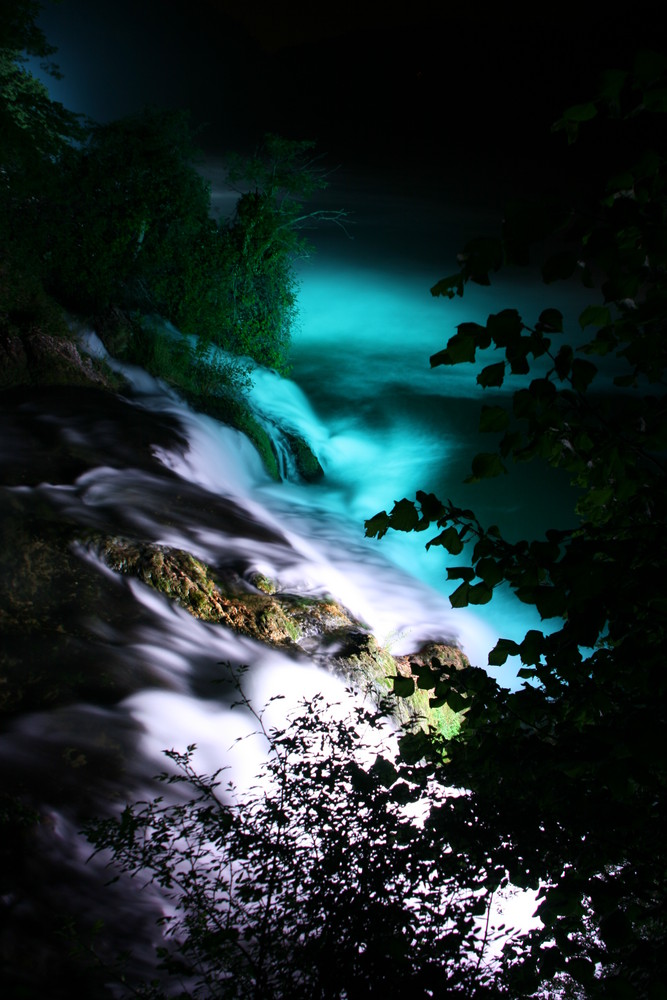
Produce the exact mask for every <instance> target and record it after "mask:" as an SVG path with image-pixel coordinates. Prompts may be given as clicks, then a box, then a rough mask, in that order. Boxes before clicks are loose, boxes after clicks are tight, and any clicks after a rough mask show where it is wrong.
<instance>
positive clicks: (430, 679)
mask: <svg viewBox="0 0 667 1000" xmlns="http://www.w3.org/2000/svg"><path fill="white" fill-rule="evenodd" d="M439 680H440V674H439V673H436V672H435V671H434V670H431V668H430V667H421V668H420V670H419V678H418V680H417V687H418V688H419V690H420V691H432V690H433V689H434V688H435V685H436V684H437V683H438V681H439Z"/></svg>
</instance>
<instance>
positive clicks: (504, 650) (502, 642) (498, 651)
mask: <svg viewBox="0 0 667 1000" xmlns="http://www.w3.org/2000/svg"><path fill="white" fill-rule="evenodd" d="M518 653H519V646H518V644H517V643H516V642H514V641H513V640H512V639H498V642H497V643H496V644H495V646H494V647H493V649H492V650H491V652H490V653H489V657H488V662H489V666H490V667H502V665H503V663H505V661H506V660H507V657H508V656H518Z"/></svg>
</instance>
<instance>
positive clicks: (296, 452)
mask: <svg viewBox="0 0 667 1000" xmlns="http://www.w3.org/2000/svg"><path fill="white" fill-rule="evenodd" d="M285 440H286V441H287V444H288V446H289V449H290V451H291V453H292V457H293V458H294V464H295V466H296V471H297V472H298V474H299V476H301V478H302V479H303V480H305V481H306V482H307V483H316V482H318V480H320V479H322V477H323V476H324V469H323V468H322V466H321V465H320V463H319V459H318V458H317V455H316V454H315V452H314V451H313V449H312V448H311V447H310V445H309V444H308V442H307V441H306V440H305V439H304V438H302V437H301V436H300V435H299V434H285Z"/></svg>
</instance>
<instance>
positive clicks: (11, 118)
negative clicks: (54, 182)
mask: <svg viewBox="0 0 667 1000" xmlns="http://www.w3.org/2000/svg"><path fill="white" fill-rule="evenodd" d="M41 6H42V5H41V4H40V3H39V2H35V0H14V2H13V3H12V4H6V5H3V9H2V11H0V137H1V142H2V154H3V155H2V171H1V174H2V175H4V177H5V178H6V176H7V174H8V173H11V174H12V175H17V176H19V177H20V175H21V174H22V173H23V174H24V173H25V172H26V171H31V170H33V169H34V168H35V165H36V164H41V163H42V162H43V161H44V160H45V159H48V158H50V157H53V156H56V155H57V154H58V153H59V152H60V151H61V149H62V148H63V145H64V144H66V143H67V142H69V141H70V140H71V139H72V138H77V137H78V136H79V135H80V132H81V125H80V117H79V116H78V115H75V114H73V113H72V112H71V111H68V110H67V109H66V108H64V107H63V106H62V104H60V103H59V102H57V101H52V100H51V98H50V97H49V95H48V91H47V89H46V87H45V86H44V84H42V83H40V81H39V80H37V79H36V77H34V76H33V74H32V73H30V72H29V70H28V69H26V65H25V64H26V62H27V59H28V57H29V56H35V57H37V58H39V59H41V60H42V67H43V69H45V70H47V72H49V73H50V74H51V75H52V76H55V77H58V76H59V75H60V74H59V71H58V67H57V66H56V65H55V64H54V63H51V62H47V60H48V57H49V56H51V55H53V53H54V52H55V49H54V47H53V46H52V45H49V43H48V42H47V40H46V38H45V36H44V33H43V32H42V31H41V30H40V28H38V27H37V25H36V23H35V22H36V19H37V16H38V14H39V11H40V9H41Z"/></svg>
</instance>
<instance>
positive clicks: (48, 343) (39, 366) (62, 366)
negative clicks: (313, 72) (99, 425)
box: [0, 330, 120, 391]
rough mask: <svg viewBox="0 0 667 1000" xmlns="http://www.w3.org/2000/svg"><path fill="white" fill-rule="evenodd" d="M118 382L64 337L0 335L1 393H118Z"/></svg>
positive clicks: (34, 333) (33, 332) (32, 333)
mask: <svg viewBox="0 0 667 1000" xmlns="http://www.w3.org/2000/svg"><path fill="white" fill-rule="evenodd" d="M119 384H120V381H119V379H118V378H117V377H116V376H115V375H114V374H113V373H112V372H111V371H110V370H109V369H107V368H106V367H105V366H103V365H101V364H100V363H99V362H97V361H94V360H93V359H92V358H90V357H88V356H87V355H86V354H83V353H82V352H81V351H79V349H78V347H77V346H76V344H75V343H74V341H72V340H70V339H68V338H67V337H63V336H56V335H54V334H50V333H45V332H43V331H40V330H30V331H27V332H25V333H21V334H18V333H8V332H5V333H2V334H0V389H9V388H13V387H15V386H19V385H88V386H95V387H96V388H100V389H106V390H109V391H116V390H117V389H118V387H119Z"/></svg>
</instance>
